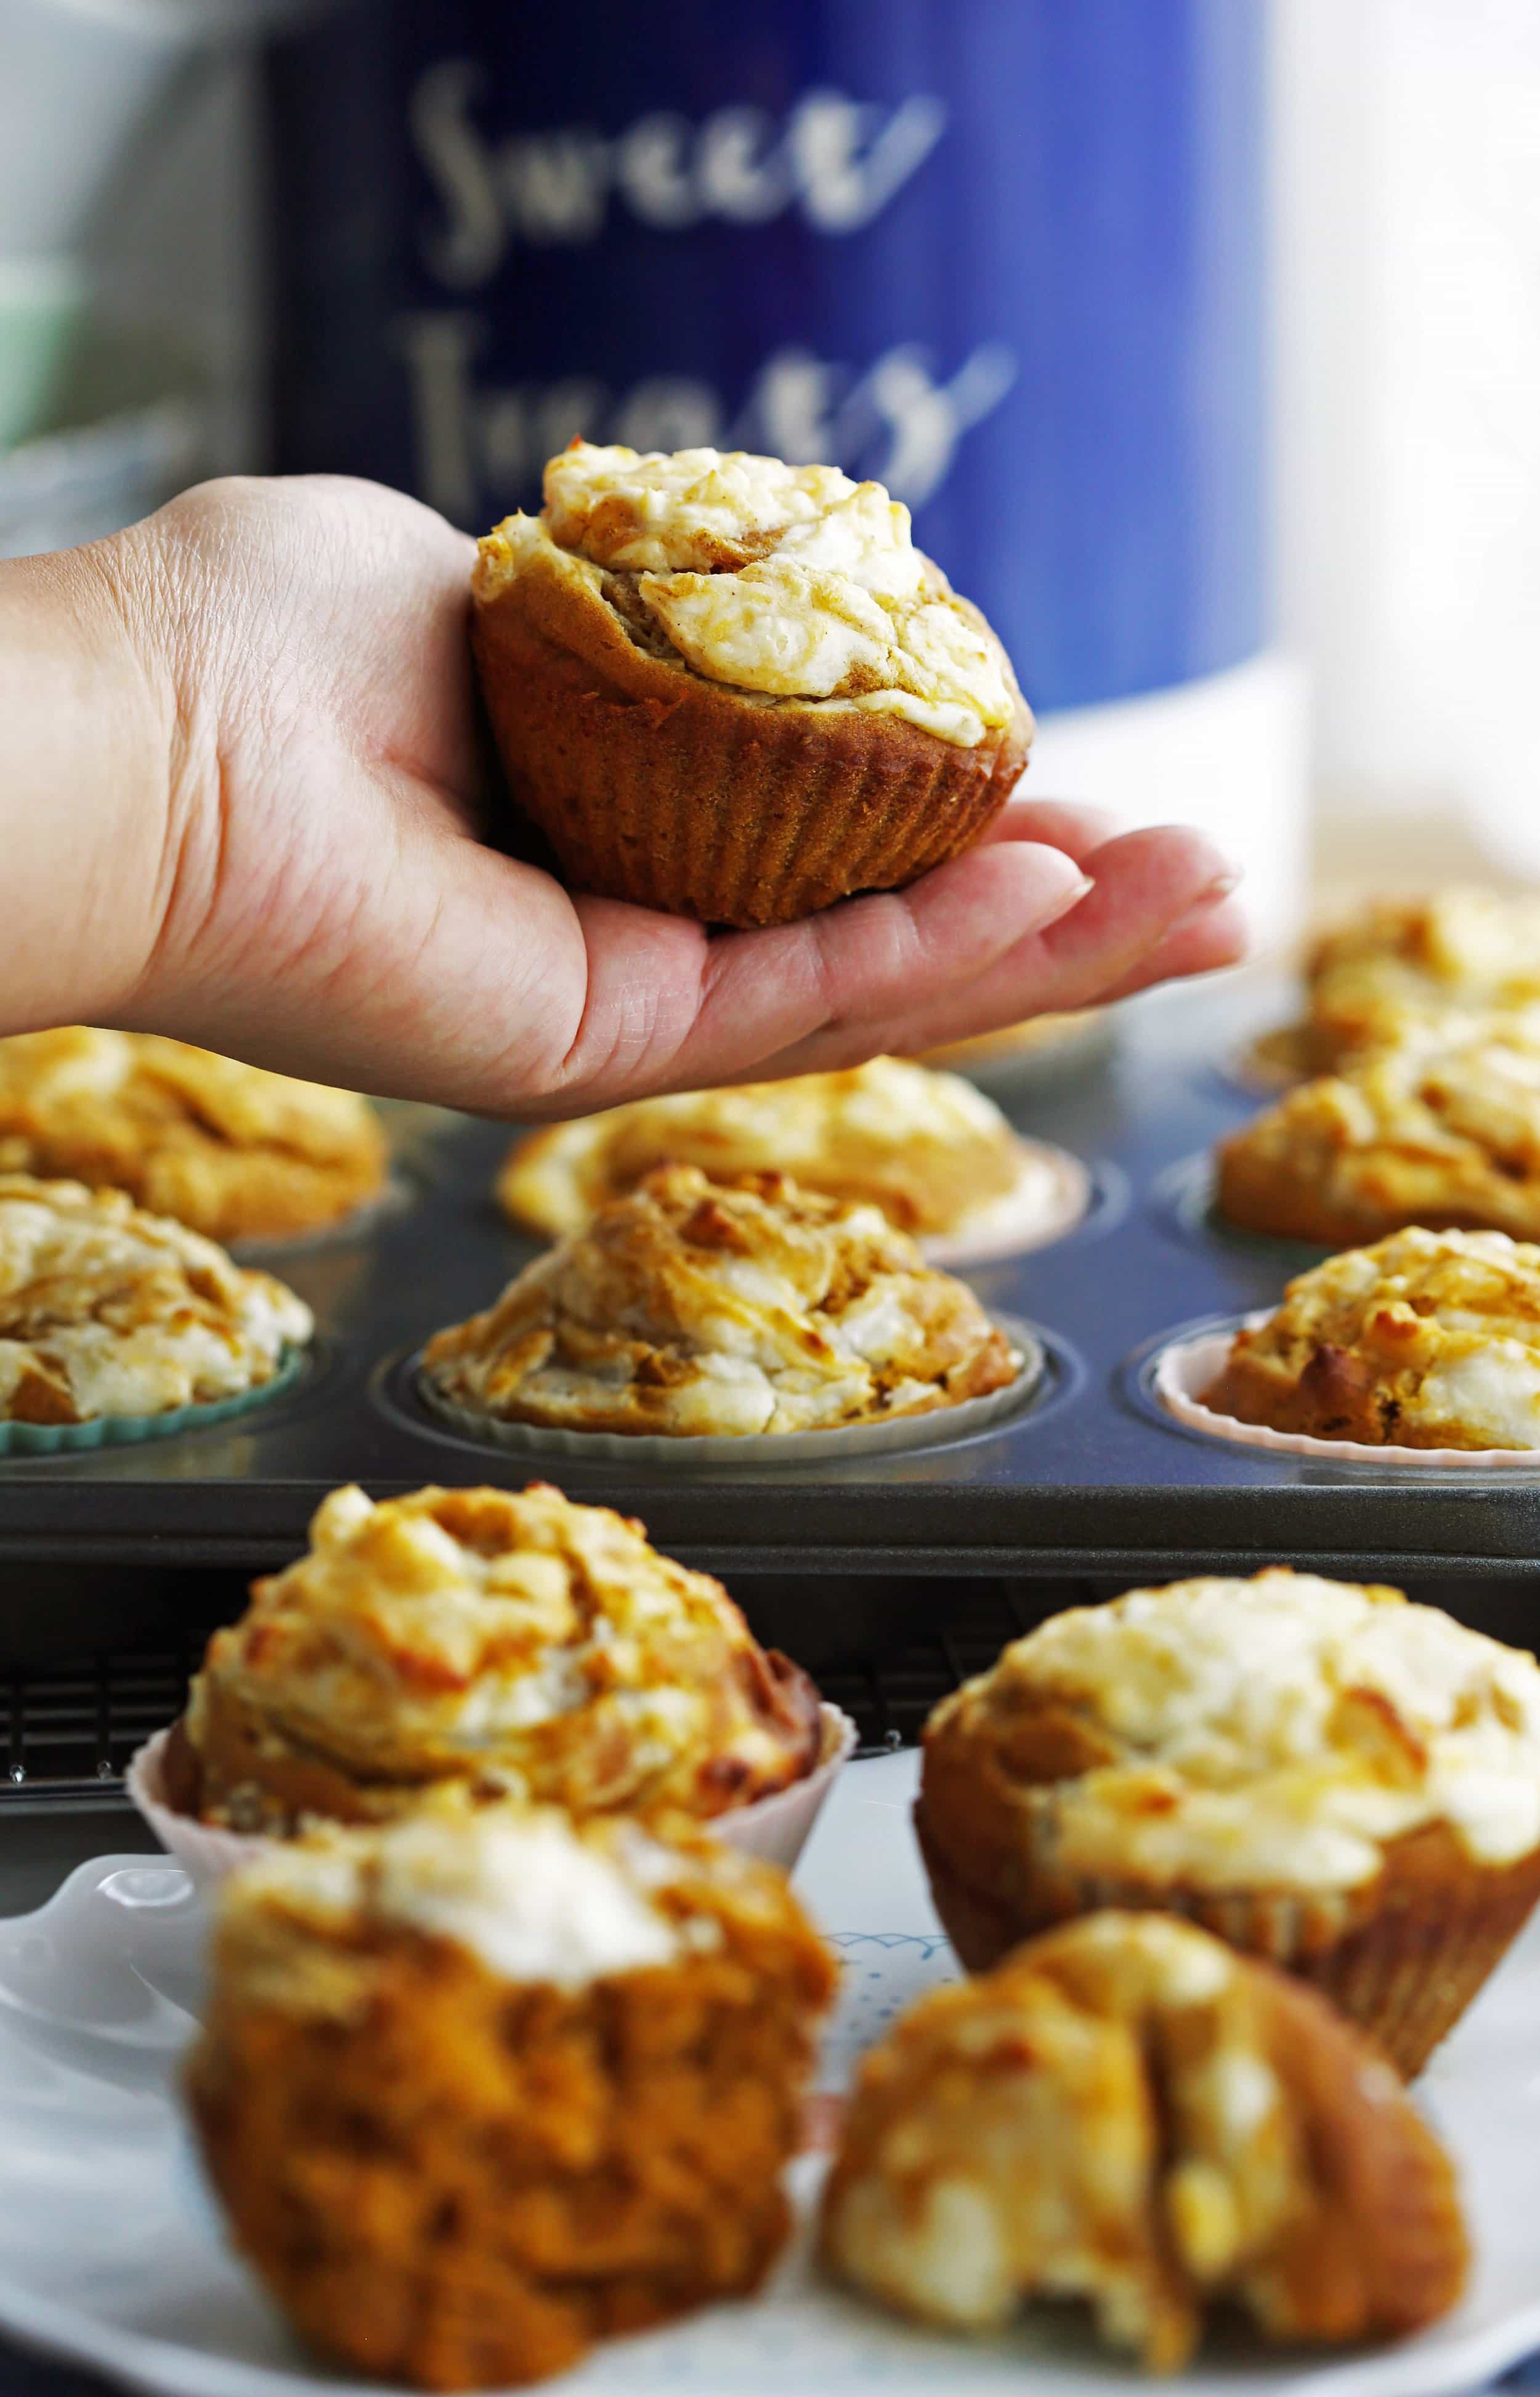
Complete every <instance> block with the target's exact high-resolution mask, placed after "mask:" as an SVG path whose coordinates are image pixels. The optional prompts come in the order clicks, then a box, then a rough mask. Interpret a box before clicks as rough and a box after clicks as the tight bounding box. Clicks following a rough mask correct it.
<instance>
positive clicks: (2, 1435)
mask: <svg viewBox="0 0 1540 2397" xmlns="http://www.w3.org/2000/svg"><path fill="white" fill-rule="evenodd" d="M314 1329H315V1325H314V1322H313V1319H312V1317H311V1312H310V1309H309V1307H308V1306H305V1304H304V1302H303V1300H302V1299H300V1298H298V1297H297V1296H296V1295H295V1293H294V1292H293V1291H291V1290H289V1289H288V1288H286V1286H285V1285H284V1284H283V1283H282V1282H280V1281H277V1280H275V1279H274V1277H273V1276H272V1275H271V1274H266V1273H259V1272H257V1271H255V1270H253V1269H252V1268H250V1267H248V1266H244V1265H235V1264H234V1263H233V1262H232V1260H231V1259H230V1258H229V1257H228V1256H227V1255H226V1254H225V1252H224V1251H223V1250H222V1249H221V1248H218V1247H216V1245H215V1244H214V1242H213V1241H212V1240H206V1239H202V1238H201V1237H200V1236H199V1234H197V1233H196V1232H192V1231H189V1230H188V1229H187V1227H186V1226H185V1225H182V1224H178V1223H173V1222H172V1221H171V1220H170V1219H169V1218H168V1217H165V1216H160V1215H151V1214H147V1213H145V1212H143V1210H141V1208H138V1207H136V1206H135V1205H134V1203H133V1201H132V1200H131V1199H130V1198H128V1197H127V1193H126V1192H124V1191H121V1190H87V1189H86V1188H85V1187H84V1186H83V1185H81V1184H80V1183H78V1182H40V1181H36V1180H34V1179H33V1177H32V1176H31V1175H30V1174H21V1173H13V1174H4V1175H0V1453H15V1454H25V1455H35V1454H43V1453H56V1452H59V1451H61V1450H62V1451H69V1450H74V1449H87V1448H97V1447H101V1446H104V1445H113V1444H116V1443H121V1442H129V1441H140V1440H156V1439H162V1438H166V1437H168V1436H170V1435H171V1434H173V1433H175V1432H178V1431H182V1430H190V1429H195V1428H196V1427H198V1426H201V1425H204V1424H210V1423H220V1422H223V1421H225V1420H226V1419H227V1418H228V1417H230V1416H233V1415H236V1414H239V1413H244V1411H245V1410H246V1409H247V1408H248V1406H251V1407H254V1406H257V1405H259V1404H261V1403H263V1402H265V1401H266V1400H268V1399H273V1398H275V1397H276V1396H277V1394H278V1392H279V1390H280V1389H282V1388H284V1387H287V1386H288V1383H289V1382H290V1381H292V1379H293V1378H294V1376H295V1374H296V1373H297V1372H298V1371H299V1359H300V1352H301V1350H302V1349H303V1347H304V1346H305V1345H306V1344H307V1342H308V1341H309V1340H310V1338H311V1336H312V1333H313V1332H314Z"/></svg>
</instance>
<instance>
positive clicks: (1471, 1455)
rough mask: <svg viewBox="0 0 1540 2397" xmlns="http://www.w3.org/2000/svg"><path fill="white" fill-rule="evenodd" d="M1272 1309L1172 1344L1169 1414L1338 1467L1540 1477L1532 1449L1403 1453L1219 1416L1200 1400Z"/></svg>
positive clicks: (1166, 1397)
mask: <svg viewBox="0 0 1540 2397" xmlns="http://www.w3.org/2000/svg"><path fill="white" fill-rule="evenodd" d="M1272 1313H1273V1309H1272V1308H1271V1307H1270V1306H1265V1307H1262V1308H1260V1309H1259V1310H1258V1311H1257V1312H1256V1313H1255V1314H1253V1315H1244V1316H1241V1317H1239V1318H1238V1319H1237V1320H1236V1322H1234V1323H1232V1324H1231V1325H1229V1326H1228V1328H1227V1329H1225V1330H1224V1331H1220V1332H1199V1334H1198V1335H1197V1336H1196V1337H1195V1338H1193V1339H1190V1340H1173V1341H1172V1344H1171V1346H1170V1347H1169V1348H1163V1349H1162V1350H1161V1352H1160V1355H1159V1357H1158V1359H1157V1361H1156V1367H1155V1376H1154V1386H1155V1394H1156V1396H1157V1398H1158V1399H1159V1401H1160V1403H1161V1405H1162V1406H1163V1407H1164V1408H1165V1410H1166V1412H1167V1413H1168V1414H1170V1415H1174V1416H1175V1418H1176V1420H1177V1422H1178V1423H1181V1424H1185V1425H1186V1426H1188V1427H1189V1429H1191V1430H1193V1431H1200V1432H1203V1433H1205V1434H1206V1435H1207V1436H1208V1438H1209V1439H1211V1440H1228V1441H1229V1442H1230V1443H1231V1444H1232V1445H1233V1446H1234V1447H1237V1448H1262V1449H1267V1450H1270V1451H1271V1452H1272V1453H1273V1454H1274V1455H1277V1456H1319V1457H1321V1458H1323V1459H1325V1460H1327V1461H1328V1462H1331V1463H1333V1464H1337V1465H1376V1466H1382V1467H1383V1466H1395V1467H1396V1469H1397V1471H1398V1472H1399V1471H1401V1470H1403V1469H1404V1468H1406V1467H1407V1466H1411V1467H1412V1468H1413V1471H1416V1472H1423V1471H1425V1470H1426V1471H1428V1472H1433V1473H1505V1472H1512V1471H1514V1470H1515V1469H1516V1468H1517V1469H1518V1470H1519V1471H1520V1472H1526V1473H1540V1449H1533V1448H1399V1447H1393V1446H1390V1445H1388V1444H1387V1445H1386V1446H1383V1447H1382V1446H1377V1445H1373V1444H1372V1443H1371V1442H1370V1441H1368V1440H1318V1439H1317V1438H1316V1436H1315V1434H1314V1433H1313V1432H1306V1431H1274V1430H1273V1428H1272V1426H1271V1425H1269V1424H1247V1423H1238V1422H1237V1421H1236V1418H1235V1417H1234V1415H1222V1414H1216V1413H1214V1411H1213V1409H1212V1407H1206V1406H1204V1405H1203V1403H1202V1401H1201V1399H1199V1391H1200V1390H1205V1389H1207V1388H1208V1387H1209V1386H1210V1384H1211V1383H1212V1381H1213V1380H1214V1379H1215V1378H1216V1376H1217V1375H1218V1373H1220V1371H1221V1369H1222V1367H1223V1366H1224V1363H1225V1359H1226V1357H1227V1356H1228V1355H1229V1353H1230V1345H1231V1343H1232V1341H1233V1340H1234V1338H1235V1335H1236V1332H1238V1331H1239V1330H1240V1329H1241V1327H1242V1326H1244V1328H1245V1329H1246V1330H1247V1331H1248V1332H1250V1331H1252V1329H1254V1327H1255V1326H1256V1325H1257V1324H1259V1323H1265V1322H1266V1321H1267V1319H1268V1318H1269V1316H1270V1315H1271V1314H1272Z"/></svg>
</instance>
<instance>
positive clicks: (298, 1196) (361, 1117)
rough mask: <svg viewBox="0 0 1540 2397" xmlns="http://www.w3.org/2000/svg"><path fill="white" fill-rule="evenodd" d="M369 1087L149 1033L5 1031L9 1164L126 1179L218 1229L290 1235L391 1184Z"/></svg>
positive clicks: (148, 1199) (202, 1228)
mask: <svg viewBox="0 0 1540 2397" xmlns="http://www.w3.org/2000/svg"><path fill="white" fill-rule="evenodd" d="M386 1162H387V1158H386V1147H385V1136H384V1132H383V1130H382V1126H381V1123H380V1118H379V1117H378V1116H377V1115H376V1114H375V1112H374V1109H373V1108H372V1107H371V1106H370V1105H369V1104H368V1100H367V1099H361V1098H359V1097H357V1096H356V1095H355V1092H353V1091H332V1090H327V1089H325V1088H323V1087H322V1085H321V1084H319V1083H317V1082H296V1081H291V1080H290V1079H289V1078H288V1076H287V1075H286V1074H269V1073H264V1072H263V1071H262V1070H261V1067H260V1066H256V1065H240V1064H238V1063H237V1062H236V1060H235V1059H234V1058H233V1057H216V1056H214V1055H213V1054H212V1053H211V1051H208V1050H207V1049H190V1048H189V1047H188V1046H187V1044H186V1042H185V1041H182V1040H162V1039H159V1038H155V1037H154V1035H152V1034H149V1033H142V1032H100V1031H96V1030H93V1029H91V1028H90V1027H88V1026H87V1025H86V1024H73V1025H70V1026H69V1027H67V1028H66V1029H64V1030H62V1031H59V1032H26V1033H21V1034H19V1035H18V1036H16V1037H15V1038H11V1039H8V1040H0V1172H7V1173H41V1174H50V1173H60V1174H68V1175H72V1176H74V1178H75V1179H77V1180H79V1181H81V1182H88V1183H91V1184H93V1185H100V1184H103V1183H107V1184H111V1185H113V1186H114V1188H116V1189H119V1190H127V1192H128V1193H129V1195H130V1196H131V1197H132V1198H135V1199H137V1200H138V1202H139V1204H140V1205H141V1207H148V1208H149V1209H151V1210H152V1212H154V1213H155V1214H159V1215H175V1216H176V1218H177V1220H178V1222H179V1223H182V1224H188V1225H191V1226H192V1228H193V1229H194V1231H195V1232H203V1233H206V1234H207V1235H208V1239H212V1240H245V1239H290V1238H292V1237H294V1236H295V1235H296V1234H299V1233H302V1232H314V1231H317V1230H320V1229H322V1228H323V1227H325V1226H326V1225H330V1224H335V1223H337V1222H338V1221H340V1219H341V1217H343V1216H344V1215H348V1214H351V1213H352V1212H353V1210H354V1209H355V1208H356V1207H359V1206H361V1205H363V1204H364V1203H365V1201H366V1200H368V1199H370V1198H377V1197H378V1196H379V1194H380V1192H381V1191H382V1188H383V1187H384V1182H385V1170H386Z"/></svg>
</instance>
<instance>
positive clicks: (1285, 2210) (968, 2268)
mask: <svg viewBox="0 0 1540 2397" xmlns="http://www.w3.org/2000/svg"><path fill="white" fill-rule="evenodd" d="M822 2244H823V2251H824V2258H825V2260H826V2262H827V2263H828V2264H829V2266H830V2268H831V2269H832V2270H834V2271H835V2272H836V2273H837V2275H838V2276H839V2277H840V2278H841V2279H843V2280H846V2281H848V2282H850V2283H853V2284H854V2285H855V2286H856V2287H857V2288H860V2289H862V2290H864V2292H866V2293H867V2294H868V2295H870V2296H872V2297H876V2298H877V2299H879V2300H880V2301H881V2302H882V2303H884V2304H886V2305H889V2306H891V2307H892V2308H894V2309H895V2310H898V2311H901V2312H904V2313H907V2314H910V2315H913V2316H916V2317H917V2318H918V2319H919V2320H920V2321H922V2322H926V2323H934V2324H937V2325H939V2326H942V2327H945V2328H950V2329H955V2330H962V2331H968V2332H971V2333H974V2334H976V2333H978V2332H980V2331H992V2330H1001V2329H1004V2328H1005V2327H1006V2326H1007V2325H1008V2324H1009V2323H1011V2320H1012V2319H1013V2318H1014V2316H1015V2315H1016V2313H1017V2312H1018V2311H1019V2310H1020V2309H1021V2307H1022V2305H1023V2304H1024V2302H1025V2301H1026V2300H1028V2299H1030V2298H1033V2297H1055V2298H1058V2299H1060V2300H1063V2299H1064V2298H1065V2297H1082V2298H1084V2299H1086V2300H1087V2301H1089V2303H1090V2305H1091V2310H1092V2314H1093V2318H1094V2321H1095V2323H1096V2327H1097V2329H1098V2331H1099V2332H1100V2334H1101V2336H1102V2337H1103V2338H1104V2339H1105V2340H1106V2341H1107V2342H1108V2343H1109V2344H1110V2345H1113V2346H1116V2347H1119V2348H1125V2349H1132V2350H1133V2351H1134V2353H1135V2354H1136V2355H1137V2356H1138V2357H1139V2358H1140V2360H1141V2361H1142V2362H1143V2363H1144V2364H1145V2365H1146V2366H1147V2367H1149V2368H1150V2369H1152V2370H1155V2371H1168V2372H1169V2371H1173V2370H1178V2369H1180V2368H1181V2366H1182V2365H1184V2364H1186V2363H1187V2362H1188V2361H1189V2360H1190V2358H1191V2356H1192V2354H1193V2352H1194V2350H1195V2349H1196V2348H1197V2346H1198V2343H1199V2337H1200V2336H1201V2334H1202V2330H1203V2327H1204V2323H1205V2318H1206V2315H1207V2313H1208V2311H1209V2310H1210V2309H1211V2308H1217V2307H1221V2306H1225V2307H1239V2309H1240V2310H1242V2311H1243V2312H1244V2313H1245V2314H1246V2315H1248V2316H1249V2317H1250V2318H1251V2320H1252V2323H1254V2324H1255V2325H1256V2327H1257V2328H1258V2329H1259V2330H1260V2331H1261V2332H1262V2334H1263V2336H1264V2337H1265V2338H1267V2339H1269V2340H1277V2341H1290V2342H1292V2341H1298V2340H1308V2341H1313V2342H1318V2343H1323V2344H1333V2345H1335V2344H1346V2343H1347V2342H1349V2341H1353V2340H1358V2339H1363V2338H1372V2337H1380V2338H1384V2337H1397V2336H1402V2335H1404V2334H1406V2333H1407V2332H1409V2331H1413V2330H1417V2329H1420V2328H1422V2327H1423V2326H1424V2325H1425V2324H1426V2323H1430V2322H1434V2321H1436V2320H1437V2319H1438V2318H1439V2316H1440V2315H1441V2314H1443V2313H1446V2312H1448V2310H1450V2308H1451V2307H1452V2306H1453V2304H1454V2303H1455V2302H1456V2300H1457V2299H1458V2297H1459V2296H1460V2294H1461V2290H1462V2288H1463V2285H1464V2283H1465V2279H1466V2270H1467V2264H1468V2245H1467V2241H1466V2230H1465V2225H1464V2222H1463V2220H1462V2217H1461V2210H1460V2203H1459V2194H1458V2189H1457V2187H1456V2183H1455V2177H1454V2173H1453V2166H1452V2164H1451V2163H1450V2160H1449V2158H1448V2156H1447V2155H1446V2154H1445V2152H1444V2150H1443V2149H1442V2148H1441V2147H1440V2144H1439V2141H1438V2140H1437V2138H1436V2137H1435V2136H1434V2135H1433V2133H1432V2131H1431V2130H1430V2129H1429V2128H1428V2126H1427V2124H1426V2122H1424V2121H1423V2120H1422V2118H1421V2116H1420V2115H1419V2114H1418V2112H1417V2110H1416V2109H1415V2107H1414V2106H1413V2104H1412V2102H1411V2100H1410V2099H1409V2098H1408V2096H1407V2095H1406V2093H1405V2091H1404V2090H1403V2089H1402V2088H1401V2087H1400V2086H1399V2083H1398V2082H1397V2080H1396V2077H1395V2075H1394V2074H1393V2073H1392V2072H1391V2071H1390V2070H1389V2069H1388V2068H1387V2067H1386V2065H1385V2064H1384V2063H1383V2062H1382V2061H1381V2060H1380V2059H1379V2058H1378V2057H1377V2056H1375V2055H1374V2053H1373V2049H1372V2048H1371V2047H1370V2045H1369V2043H1368V2042H1367V2041H1365V2040H1364V2039H1363V2038H1362V2037H1361V2036H1360V2035H1359V2033H1357V2032H1356V2031H1354V2030H1353V2029H1352V2028H1351V2027H1350V2026H1349V2025H1348V2024H1346V2023H1345V2022H1344V2021H1342V2019H1341V2018H1340V2017H1339V2016H1338V2015H1336V2014H1334V2013H1333V2011H1332V2007H1331V2006H1330V2005H1329V2004H1328V2003H1327V2002H1325V2001H1324V2000H1323V1999H1322V1998H1320V1997H1319V1996H1318V1995H1317V1993H1316V1992H1315V1991H1313V1990H1310V1989H1303V1988H1301V1987H1300V1986H1299V1985H1298V1984H1297V1983H1296V1982H1291V1981H1289V1980H1288V1979H1286V1978H1285V1977H1284V1976H1283V1975H1281V1974H1279V1973H1276V1972H1274V1971H1272V1970H1270V1969H1269V1968H1268V1967H1267V1966H1266V1965H1265V1964H1260V1963H1257V1962H1254V1961H1253V1960H1252V1959H1250V1958H1245V1957H1239V1956H1237V1955H1235V1954H1234V1953H1233V1952H1232V1951H1231V1950H1230V1949H1228V1948H1225V1946H1223V1945H1222V1944H1221V1943H1220V1942H1219V1941H1218V1940H1216V1939H1214V1938H1212V1937H1211V1936H1210V1935H1208V1934H1207V1933H1206V1932H1203V1931H1200V1930H1198V1929H1196V1928H1195V1927H1194V1926H1193V1925H1191V1924H1189V1923H1184V1922H1175V1921H1173V1920H1172V1918H1171V1917H1170V1916H1165V1915H1156V1914H1129V1913H1118V1912H1109V1913H1101V1914H1093V1915H1091V1916H1088V1917H1087V1918H1086V1919H1085V1920H1083V1921H1081V1922H1072V1923H1068V1924H1066V1925H1065V1926H1064V1927H1063V1928H1062V1929H1060V1930H1057V1931H1052V1932H1049V1933H1047V1934H1045V1935H1043V1936H1041V1937H1039V1938H1036V1939H1033V1940H1031V1941H1029V1942H1028V1943H1027V1944H1026V1945H1025V1946H1024V1947H1021V1948H1017V1949H1016V1950H1015V1952H1014V1953H1013V1954H1012V1955H1011V1957H1010V1958H1009V1959H1008V1960H1007V1961H1006V1962H1003V1963H1001V1964H998V1965H997V1967H996V1968H995V1969H994V1971H992V1972H991V1973H988V1974H987V1975H984V1977H983V1978H981V1979H978V1980H974V1981H971V1982H966V1983H963V1984H961V1985H957V1984H954V1985H953V1986H951V1987H949V1988H945V1989H936V1990H933V1991H931V1994H930V1995H929V1996H927V1997H924V1998H921V1999H920V2000H919V2002H917V2004H916V2005H914V2006H912V2007H911V2008H910V2009H909V2011H908V2012H907V2014H905V2015H904V2016H903V2017H902V2019H901V2020H900V2021H899V2022H898V2023H897V2024H896V2025H895V2027H894V2029H892V2030H891V2032H890V2033H889V2034H888V2036H887V2037H886V2038H885V2039H884V2040H883V2041H882V2042H880V2043H879V2044H878V2045H877V2047H875V2048H874V2049H872V2050H871V2051H870V2052H869V2053H868V2055H867V2056H865V2058H864V2061H863V2064H862V2067H861V2070H860V2074H859V2077H858V2079H857V2082H856V2085H855V2089H854V2092H853V2094H852V2096H851V2099H850V2106H849V2109H848V2111H847V2114H846V2121H845V2128H844V2134H843V2137H842V2140H841V2143H840V2147H839V2149H838V2152H837V2157H836V2160H835V2164H834V2169H833V2171H832V2172H831V2174H830V2176H829V2179H828V2182H827V2184H826V2187H825V2190H824V2208H823V2224H822Z"/></svg>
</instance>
